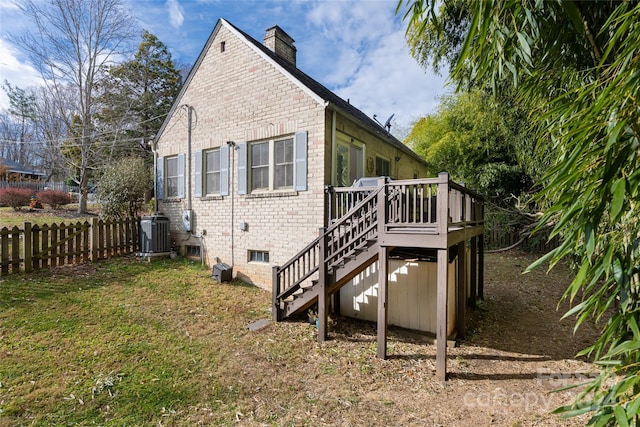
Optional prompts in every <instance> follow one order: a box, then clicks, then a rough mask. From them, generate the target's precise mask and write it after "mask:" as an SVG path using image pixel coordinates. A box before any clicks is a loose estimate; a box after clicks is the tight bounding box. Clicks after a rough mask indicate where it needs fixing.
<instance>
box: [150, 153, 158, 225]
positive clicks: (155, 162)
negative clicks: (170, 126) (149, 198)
mask: <svg viewBox="0 0 640 427" xmlns="http://www.w3.org/2000/svg"><path fill="white" fill-rule="evenodd" d="M151 152H152V153H153V215H154V216H157V215H158V142H157V141H153V148H152V149H151Z"/></svg>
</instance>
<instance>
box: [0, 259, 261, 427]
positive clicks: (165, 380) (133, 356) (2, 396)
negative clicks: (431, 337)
mask: <svg viewBox="0 0 640 427" xmlns="http://www.w3.org/2000/svg"><path fill="white" fill-rule="evenodd" d="M260 297H264V293H263V292H262V291H259V290H258V289H256V288H252V287H247V286H244V285H241V284H236V285H225V286H220V285H218V284H215V282H213V281H212V279H210V274H209V272H208V271H204V270H201V269H199V268H197V267H195V266H191V265H190V264H188V263H186V262H174V261H160V262H154V263H152V264H148V263H141V262H136V261H133V260H120V261H114V262H108V263H103V264H99V265H85V266H76V267H68V268H66V269H58V270H55V271H53V272H44V273H41V274H34V275H22V274H20V275H12V276H7V277H3V278H1V279H0V325H1V326H0V354H1V355H2V363H1V364H0V383H1V386H0V417H1V418H0V421H1V420H2V419H5V420H7V419H8V420H12V421H13V422H15V423H16V424H21V423H33V424H35V425H58V424H67V425H68V424H77V423H79V424H87V425H88V424H94V423H97V424H113V425H141V424H144V425H158V423H159V422H161V421H162V422H163V423H164V422H165V421H163V420H166V421H167V422H169V421H170V420H172V419H174V420H180V423H181V424H184V425H189V424H191V423H192V420H198V419H207V420H211V421H212V422H214V423H216V424H217V423H221V424H225V423H226V424H232V423H233V422H234V420H235V410H236V408H237V407H238V405H239V404H240V406H242V402H241V401H240V402H239V401H238V399H237V398H238V395H239V393H241V392H242V387H241V385H240V384H238V382H237V377H236V375H234V373H233V369H238V367H235V368H232V367H230V366H229V364H228V362H227V363H222V362H223V361H225V360H226V361H230V360H233V359H234V354H233V352H234V351H236V350H237V349H238V347H235V346H230V345H229V344H231V343H234V341H241V342H243V343H244V345H245V346H247V347H251V346H252V340H251V336H250V335H249V333H248V332H247V331H246V330H245V329H244V326H245V325H246V324H247V323H248V322H250V321H251V320H254V319H257V318H258V317H265V315H266V314H267V313H266V310H267V308H268V307H267V306H265V303H266V301H267V298H260ZM234 348H235V350H234ZM221 369H223V370H222V371H221ZM242 410H246V409H245V408H242ZM205 413H206V414H207V415H206V416H203V414H205ZM209 414H211V415H209Z"/></svg>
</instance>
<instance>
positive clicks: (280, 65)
mask: <svg viewBox="0 0 640 427" xmlns="http://www.w3.org/2000/svg"><path fill="white" fill-rule="evenodd" d="M222 26H224V27H225V28H227V29H228V30H229V31H230V32H231V33H233V34H234V35H235V36H236V37H238V38H239V39H240V40H242V41H244V42H245V43H246V44H247V45H248V46H249V47H250V48H251V49H252V50H254V51H255V52H256V53H258V55H260V56H261V57H263V58H264V59H265V60H266V61H267V62H269V63H270V64H271V65H273V66H274V67H275V68H276V69H278V70H279V71H280V72H281V73H282V74H284V75H285V76H286V77H287V78H289V80H291V81H292V82H293V83H294V84H296V85H297V86H298V87H300V89H302V90H303V91H304V92H306V93H307V94H308V95H309V96H311V98H312V99H314V100H315V101H316V102H317V103H318V104H321V105H324V106H325V107H327V106H330V107H331V108H333V109H334V110H336V111H338V112H340V113H342V114H343V115H345V116H347V117H350V118H351V119H352V120H354V121H355V122H357V123H358V124H360V125H361V126H363V127H364V128H366V129H368V130H369V131H370V132H372V133H373V134H375V135H377V136H378V137H380V138H381V139H383V140H385V141H387V142H388V143H390V144H391V145H393V146H395V147H396V148H397V149H399V150H400V151H402V152H404V153H405V154H408V155H410V156H412V157H413V158H415V159H416V160H418V161H419V162H421V163H423V164H426V162H425V161H424V159H422V158H421V157H420V156H418V155H417V154H416V153H415V152H414V151H413V150H411V149H410V148H409V147H407V146H406V145H404V144H403V143H402V142H401V141H400V140H398V139H397V138H396V137H394V136H393V135H391V134H390V133H389V132H387V130H386V129H384V128H383V127H382V126H380V124H379V123H378V122H376V121H375V120H373V119H372V118H370V117H369V116H367V115H366V114H365V113H363V112H362V111H360V110H359V109H358V108H356V107H354V106H353V105H351V104H350V103H349V102H347V101H345V100H344V99H342V98H340V97H339V96H338V95H336V94H335V93H333V92H332V91H330V90H329V89H327V88H326V87H325V86H323V85H322V84H321V83H319V82H318V81H316V80H315V79H313V78H311V77H310V76H309V75H307V74H306V73H304V72H302V71H301V70H300V69H299V68H297V67H296V66H295V65H293V64H291V63H289V62H288V61H286V60H285V59H283V58H281V57H280V56H278V55H277V54H276V53H275V52H273V51H272V50H271V49H269V48H267V47H266V46H264V45H263V44H262V43H260V42H258V41H257V40H256V39H254V38H253V37H251V36H250V35H249V34H247V33H245V32H244V31H242V30H241V29H239V28H238V27H236V26H235V25H233V24H231V23H230V22H228V21H227V20H225V19H223V18H220V19H218V22H217V23H216V26H215V27H214V29H213V31H212V32H211V35H210V36H209V39H208V40H207V42H206V43H205V46H204V47H203V49H202V51H201V52H200V55H199V56H198V59H197V60H196V62H195V64H194V65H193V67H192V68H191V71H190V72H189V75H188V76H187V79H186V80H185V82H184V84H183V85H182V89H181V90H180V93H179V94H178V96H177V98H176V101H175V102H174V104H173V106H172V107H171V110H170V111H169V114H168V115H167V117H166V118H165V121H164V123H163V124H162V126H161V128H160V130H159V131H158V134H157V135H156V137H155V141H156V142H157V139H158V138H159V136H160V135H161V134H162V132H163V131H164V128H165V127H166V125H167V123H168V121H169V119H170V118H171V116H172V115H173V113H174V111H175V109H176V108H177V106H178V104H179V102H178V101H179V100H180V99H181V98H182V95H183V93H184V91H185V90H186V88H187V87H188V86H189V83H190V82H191V80H192V78H193V76H194V74H195V73H196V72H197V70H198V68H199V66H200V64H201V63H202V61H203V59H204V56H205V55H206V53H207V52H208V50H209V47H210V46H211V44H212V43H213V39H214V38H215V36H216V34H217V33H218V31H219V30H220V28H221V27H222Z"/></svg>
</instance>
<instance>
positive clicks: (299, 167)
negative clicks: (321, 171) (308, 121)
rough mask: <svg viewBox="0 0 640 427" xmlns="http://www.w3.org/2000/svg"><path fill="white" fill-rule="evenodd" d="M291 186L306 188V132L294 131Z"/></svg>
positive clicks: (304, 189) (298, 188)
mask: <svg viewBox="0 0 640 427" xmlns="http://www.w3.org/2000/svg"><path fill="white" fill-rule="evenodd" d="M293 156H294V163H293V188H294V190H296V191H306V190H307V132H296V135H295V139H294V142H293Z"/></svg>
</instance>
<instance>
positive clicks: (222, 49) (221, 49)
mask: <svg viewBox="0 0 640 427" xmlns="http://www.w3.org/2000/svg"><path fill="white" fill-rule="evenodd" d="M226 44H227V42H224V41H223V42H220V52H224V51H225V49H226V47H227V46H226Z"/></svg>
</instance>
